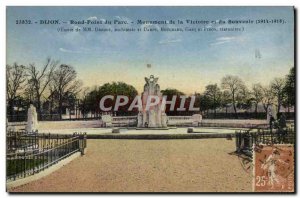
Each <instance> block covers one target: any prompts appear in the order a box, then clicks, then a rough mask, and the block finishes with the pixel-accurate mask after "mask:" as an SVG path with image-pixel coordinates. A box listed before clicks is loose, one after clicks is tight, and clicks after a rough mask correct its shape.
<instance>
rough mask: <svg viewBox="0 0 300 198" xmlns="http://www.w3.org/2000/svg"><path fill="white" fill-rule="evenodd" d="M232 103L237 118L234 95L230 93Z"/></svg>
mask: <svg viewBox="0 0 300 198" xmlns="http://www.w3.org/2000/svg"><path fill="white" fill-rule="evenodd" d="M232 105H233V110H234V114H235V118H236V119H238V115H237V111H236V106H235V97H234V94H233V95H232Z"/></svg>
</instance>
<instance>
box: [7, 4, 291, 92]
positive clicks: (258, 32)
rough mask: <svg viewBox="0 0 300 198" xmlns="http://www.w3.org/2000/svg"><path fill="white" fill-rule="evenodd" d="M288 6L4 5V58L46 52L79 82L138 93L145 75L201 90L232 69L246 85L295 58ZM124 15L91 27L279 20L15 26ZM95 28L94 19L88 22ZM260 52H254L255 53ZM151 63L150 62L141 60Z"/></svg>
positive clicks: (40, 56) (31, 57)
mask: <svg viewBox="0 0 300 198" xmlns="http://www.w3.org/2000/svg"><path fill="white" fill-rule="evenodd" d="M293 15H294V10H293V8H292V7H7V35H6V36H7V64H13V63H14V62H17V63H18V64H23V65H28V64H30V63H35V64H36V65H37V66H42V65H43V63H44V62H45V61H46V58H47V57H51V58H53V59H55V60H59V61H60V63H64V64H69V65H72V66H73V67H74V68H75V69H76V71H77V72H78V78H79V79H81V80H82V82H83V85H84V86H85V87H93V86H99V85H102V84H104V83H106V82H112V81H123V82H126V83H128V84H131V85H133V86H135V87H136V88H137V90H138V91H139V93H141V91H142V88H143V86H144V83H145V81H144V77H146V76H147V77H149V76H150V75H154V76H157V77H159V81H158V83H159V84H160V87H161V89H166V88H176V89H178V90H180V91H182V92H185V93H186V94H191V93H194V92H202V91H204V89H205V86H206V85H208V84H211V83H218V84H220V82H221V79H222V77H224V76H225V75H238V76H239V77H240V78H241V79H243V80H244V81H245V83H246V85H248V86H249V87H251V85H252V84H253V83H258V82H260V83H262V84H263V85H267V84H269V83H270V81H271V80H272V79H273V78H275V77H284V76H285V75H286V74H288V72H289V69H290V68H291V67H292V66H293V65H294V25H293V24H294V19H293ZM19 19H29V20H32V21H39V20H43V19H59V20H61V21H67V22H68V21H70V20H88V19H91V20H98V21H101V20H103V21H105V20H126V21H129V22H133V23H129V25H100V26H97V27H111V28H115V27H119V28H120V27H124V28H131V27H135V28H137V27H141V28H144V27H148V28H153V27H157V28H160V27H171V28H176V27H187V26H191V25H186V24H185V25H179V24H175V25H174V24H167V25H137V24H136V21H137V20H139V19H141V20H152V21H153V20H176V21H177V20H178V19H180V20H188V19H191V20H209V21H211V20H217V21H218V20H225V21H227V20H247V19H251V20H254V21H255V20H257V19H269V20H271V19H284V21H285V23H284V24H278V23H268V24H243V25H229V24H225V25H224V24H216V25H214V24H209V25H194V26H193V25H192V27H204V26H205V27H217V28H219V27H243V28H244V31H235V32H233V31H228V32H220V31H217V32H130V33H128V32H121V33H120V32H112V33H108V32H106V33H103V32H72V33H70V32H64V33H62V32H58V31H57V28H58V27H62V26H63V27H65V28H76V27H79V28H82V27H88V25H71V24H59V25H40V24H32V25H20V24H18V25H17V24H16V20H19ZM90 27H95V26H90ZM256 51H259V53H260V56H261V57H260V58H257V57H256V56H255V52H256ZM147 64H151V67H147Z"/></svg>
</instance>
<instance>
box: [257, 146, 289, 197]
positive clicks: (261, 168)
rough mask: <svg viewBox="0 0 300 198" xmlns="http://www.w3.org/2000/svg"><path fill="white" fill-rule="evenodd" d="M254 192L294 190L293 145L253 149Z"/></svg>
mask: <svg viewBox="0 0 300 198" xmlns="http://www.w3.org/2000/svg"><path fill="white" fill-rule="evenodd" d="M253 160H254V170H253V173H254V177H253V190H254V192H294V145H291V144H281V145H279V144H277V145H260V146H259V147H258V149H254V159H253Z"/></svg>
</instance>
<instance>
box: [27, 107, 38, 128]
mask: <svg viewBox="0 0 300 198" xmlns="http://www.w3.org/2000/svg"><path fill="white" fill-rule="evenodd" d="M37 127H38V119H37V112H36V109H35V107H34V106H33V105H32V104H30V107H29V108H28V112H27V125H26V127H25V130H26V132H29V133H32V132H37Z"/></svg>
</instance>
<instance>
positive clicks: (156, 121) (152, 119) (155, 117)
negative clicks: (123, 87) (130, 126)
mask: <svg viewBox="0 0 300 198" xmlns="http://www.w3.org/2000/svg"><path fill="white" fill-rule="evenodd" d="M145 81H146V84H145V85H144V92H143V93H142V111H140V112H139V114H138V125H137V127H138V128H167V115H166V113H165V110H164V109H162V108H161V105H160V104H161V101H162V93H161V92H160V86H159V84H158V83H157V81H158V78H154V76H153V75H151V76H150V78H147V77H145ZM151 96H157V97H158V98H160V102H159V104H157V105H155V106H151V107H150V108H148V109H147V108H146V104H147V100H148V98H149V97H151Z"/></svg>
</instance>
